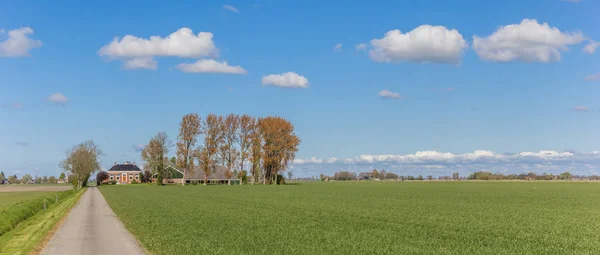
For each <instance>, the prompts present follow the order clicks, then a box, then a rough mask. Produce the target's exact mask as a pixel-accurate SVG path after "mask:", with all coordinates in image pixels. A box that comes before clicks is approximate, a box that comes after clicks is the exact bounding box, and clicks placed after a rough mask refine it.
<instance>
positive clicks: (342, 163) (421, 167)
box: [293, 150, 600, 175]
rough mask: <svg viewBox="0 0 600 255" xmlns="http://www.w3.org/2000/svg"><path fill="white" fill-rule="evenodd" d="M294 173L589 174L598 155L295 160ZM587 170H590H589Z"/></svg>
mask: <svg viewBox="0 0 600 255" xmlns="http://www.w3.org/2000/svg"><path fill="white" fill-rule="evenodd" d="M293 165H294V169H296V171H298V172H299V173H302V172H304V173H305V174H308V175H312V174H316V175H318V174H320V173H325V174H332V173H333V172H332V170H333V171H339V170H341V169H344V170H349V171H354V172H364V171H370V170H372V169H373V168H377V169H386V170H387V171H390V172H396V173H398V174H415V175H418V174H423V175H426V174H433V175H451V174H452V172H460V173H461V175H464V174H468V173H470V172H474V171H481V170H487V171H492V172H502V173H506V172H508V173H527V172H529V171H533V172H536V173H543V172H548V173H558V172H563V171H565V170H568V171H571V173H573V174H590V173H593V172H594V170H596V171H597V170H600V152H598V151H592V152H589V153H577V152H569V151H565V152H557V151H553V150H542V151H539V152H520V153H503V154H499V153H494V152H492V151H487V150H477V151H474V152H469V153H463V154H455V153H450V152H437V151H419V152H416V153H413V154H404V155H395V154H389V155H371V154H364V155H360V156H358V157H353V158H317V157H311V158H306V159H295V160H294V164H293ZM590 166H591V168H590Z"/></svg>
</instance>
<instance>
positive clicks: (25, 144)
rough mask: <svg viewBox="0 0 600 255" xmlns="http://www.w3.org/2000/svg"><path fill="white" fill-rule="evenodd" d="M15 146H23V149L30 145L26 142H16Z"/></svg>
mask: <svg viewBox="0 0 600 255" xmlns="http://www.w3.org/2000/svg"><path fill="white" fill-rule="evenodd" d="M15 145H18V146H21V147H25V146H27V145H28V144H27V143H26V142H15Z"/></svg>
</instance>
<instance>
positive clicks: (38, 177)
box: [35, 176, 42, 184]
mask: <svg viewBox="0 0 600 255" xmlns="http://www.w3.org/2000/svg"><path fill="white" fill-rule="evenodd" d="M35 183H36V184H41V183H42V177H40V176H36V177H35Z"/></svg>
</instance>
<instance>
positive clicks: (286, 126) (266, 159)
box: [259, 117, 300, 184]
mask: <svg viewBox="0 0 600 255" xmlns="http://www.w3.org/2000/svg"><path fill="white" fill-rule="evenodd" d="M259 129H260V133H261V137H262V138H263V145H262V151H263V157H262V163H263V169H264V171H265V178H266V179H268V180H269V182H270V183H273V184H277V181H278V178H277V175H278V174H279V172H281V171H283V170H285V169H286V168H287V167H288V165H289V164H290V163H291V162H292V161H293V160H294V158H295V156H296V152H297V151H298V145H299V144H300V138H298V136H296V134H295V133H294V126H293V125H292V124H291V123H290V122H289V121H287V120H286V119H284V118H281V117H266V118H264V119H261V120H260V122H259Z"/></svg>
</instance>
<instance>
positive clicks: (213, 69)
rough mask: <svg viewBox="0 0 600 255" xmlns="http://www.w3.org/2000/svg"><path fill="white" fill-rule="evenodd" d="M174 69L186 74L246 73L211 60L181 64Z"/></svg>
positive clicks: (238, 67)
mask: <svg viewBox="0 0 600 255" xmlns="http://www.w3.org/2000/svg"><path fill="white" fill-rule="evenodd" d="M175 68H177V69H179V70H181V71H182V72H186V73H230V74H247V73H248V72H247V71H246V70H245V69H244V68H242V67H241V66H230V65H228V64H227V61H223V62H217V61H215V60H213V59H200V60H198V61H196V62H194V63H183V64H179V65H177V66H176V67H175Z"/></svg>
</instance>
